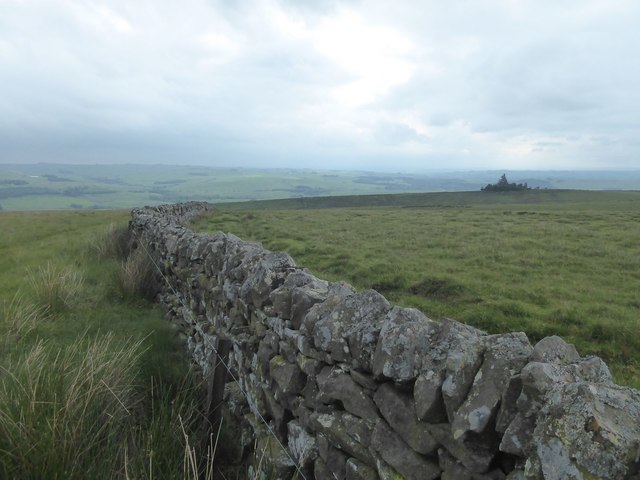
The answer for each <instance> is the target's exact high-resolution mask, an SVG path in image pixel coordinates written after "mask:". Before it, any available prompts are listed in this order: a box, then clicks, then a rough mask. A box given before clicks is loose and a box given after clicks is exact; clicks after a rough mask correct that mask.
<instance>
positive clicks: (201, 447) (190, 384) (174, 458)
mask: <svg viewBox="0 0 640 480" xmlns="http://www.w3.org/2000/svg"><path fill="white" fill-rule="evenodd" d="M152 380H153V379H152ZM203 395H204V389H203V385H202V378H200V377H199V375H198V374H197V373H196V372H195V371H193V370H191V371H189V372H188V373H187V375H185V376H184V377H183V380H182V381H180V382H179V383H178V384H172V383H171V382H166V381H162V380H160V381H152V382H151V385H150V389H149V391H148V392H147V394H146V395H145V398H146V400H147V402H149V401H150V405H149V404H148V403H147V415H148V418H147V420H146V422H145V425H144V428H142V429H140V431H139V434H138V435H137V436H136V438H135V439H134V441H133V442H131V444H132V445H133V447H134V448H132V449H131V450H130V451H129V450H128V451H127V452H126V462H125V463H126V467H125V468H126V475H125V477H126V478H127V479H153V478H176V479H182V480H202V479H204V480H211V479H212V478H213V467H214V464H213V457H214V453H215V446H216V440H217V436H216V437H214V438H209V435H211V432H209V429H208V426H209V423H208V421H207V418H206V416H205V415H204V413H203V411H202V406H203V403H204V398H203Z"/></svg>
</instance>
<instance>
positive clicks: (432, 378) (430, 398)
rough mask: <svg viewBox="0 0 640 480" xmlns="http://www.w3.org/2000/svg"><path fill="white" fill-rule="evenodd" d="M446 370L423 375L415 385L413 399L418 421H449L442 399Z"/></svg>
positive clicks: (419, 376) (432, 371)
mask: <svg viewBox="0 0 640 480" xmlns="http://www.w3.org/2000/svg"><path fill="white" fill-rule="evenodd" d="M444 374H445V372H444V369H442V370H438V371H434V370H429V371H428V372H425V373H421V374H420V375H418V378H417V379H416V383H415V384H414V385H413V398H414V401H415V411H416V416H417V417H418V420H422V421H425V422H429V423H442V422H444V421H446V420H447V412H446V410H445V406H444V400H443V398H442V382H443V381H444Z"/></svg>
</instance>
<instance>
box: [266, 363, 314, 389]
mask: <svg viewBox="0 0 640 480" xmlns="http://www.w3.org/2000/svg"><path fill="white" fill-rule="evenodd" d="M269 374H270V375H271V378H273V380H275V382H276V383H277V385H278V387H280V390H281V391H282V392H283V393H284V394H299V393H300V392H302V389H303V388H304V386H305V384H306V380H307V379H306V375H305V374H304V373H302V371H301V370H300V369H299V368H298V365H296V364H295V363H289V362H287V361H286V360H285V359H284V358H283V357H281V356H280V355H276V356H275V357H273V358H272V359H271V360H270V361H269Z"/></svg>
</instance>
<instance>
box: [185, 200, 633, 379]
mask: <svg viewBox="0 0 640 480" xmlns="http://www.w3.org/2000/svg"><path fill="white" fill-rule="evenodd" d="M367 202H368V206H367ZM373 205H379V206H373ZM329 207H332V208H329ZM194 228H195V229H196V230H198V231H208V232H214V231H217V230H222V231H226V232H232V233H234V234H235V235H238V236H239V237H241V238H243V239H247V240H254V241H258V242H261V243H262V244H263V245H264V246H265V247H266V248H269V249H271V250H282V251H286V252H288V253H289V254H290V255H292V257H293V258H294V259H295V260H296V262H297V264H298V265H301V266H304V267H307V268H309V269H310V270H311V271H312V272H313V273H314V274H316V275H317V276H319V277H321V278H326V279H329V280H346V281H348V282H350V283H352V284H353V285H354V286H355V287H357V288H359V289H366V288H374V289H376V290H378V291H379V292H381V293H382V294H384V295H385V296H386V297H387V298H388V299H389V300H390V301H391V302H392V303H397V304H400V305H404V306H412V307H417V308H420V309H421V310H422V311H424V312H425V313H426V314H427V315H428V316H430V317H432V318H440V317H443V316H446V317H452V318H455V319H458V320H461V321H464V322H466V323H469V324H472V325H475V326H477V327H479V328H482V329H484V330H486V331H488V332H490V333H500V332H506V331H511V330H518V331H519V330H521V331H524V332H526V333H527V334H528V335H529V337H530V339H531V340H532V342H535V341H537V340H539V339H540V338H542V337H544V336H547V335H554V334H557V335H561V336H563V337H564V338H566V339H567V340H568V341H570V342H572V343H575V344H576V346H577V347H578V349H579V351H580V352H581V354H583V355H589V354H594V355H599V356H601V357H602V358H603V359H605V360H606V361H607V362H608V364H609V366H610V368H611V370H612V372H613V373H614V376H615V378H616V380H617V381H618V382H621V383H624V384H628V385H632V386H635V387H636V388H637V387H640V336H638V335H637V332H638V331H640V250H639V249H638V238H640V192H586V191H564V192H563V191H542V190H541V191H528V192H513V193H509V194H490V193H480V192H468V193H442V194H437V193H434V194H421V195H399V196H391V197H389V196H373V197H368V198H367V197H344V198H331V199H305V200H299V199H294V200H289V201H278V202H271V203H269V202H264V203H262V202H260V203H251V204H248V205H245V206H244V209H243V207H242V205H241V204H236V205H229V206H224V205H221V206H220V207H219V209H218V210H217V211H215V212H214V213H212V214H211V215H209V216H208V217H206V218H203V219H200V221H199V222H198V223H197V224H195V226H194Z"/></svg>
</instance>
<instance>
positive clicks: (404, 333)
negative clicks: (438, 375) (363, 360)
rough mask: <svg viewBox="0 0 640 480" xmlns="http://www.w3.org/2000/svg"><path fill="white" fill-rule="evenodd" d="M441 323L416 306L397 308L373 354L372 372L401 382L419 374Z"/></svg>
mask: <svg viewBox="0 0 640 480" xmlns="http://www.w3.org/2000/svg"><path fill="white" fill-rule="evenodd" d="M439 329H440V324H439V323H437V322H434V321H433V320H430V319H429V318H427V317H426V316H425V315H424V314H423V313H422V312H420V311H419V310H416V309H414V308H400V307H394V308H392V309H391V311H390V312H389V313H388V314H387V316H386V318H385V319H384V322H383V324H382V328H381V331H380V336H379V337H380V338H379V340H378V344H377V347H376V351H375V354H374V357H373V374H374V375H375V376H377V377H378V378H382V377H387V378H390V379H393V380H395V381H398V382H408V381H410V380H413V379H414V378H416V376H417V375H418V372H419V371H420V368H421V366H422V358H423V357H424V356H426V355H427V352H428V351H429V350H430V348H431V345H432V339H433V337H435V335H436V334H437V332H438V331H439Z"/></svg>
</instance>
